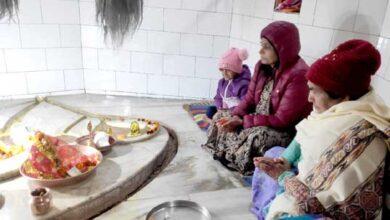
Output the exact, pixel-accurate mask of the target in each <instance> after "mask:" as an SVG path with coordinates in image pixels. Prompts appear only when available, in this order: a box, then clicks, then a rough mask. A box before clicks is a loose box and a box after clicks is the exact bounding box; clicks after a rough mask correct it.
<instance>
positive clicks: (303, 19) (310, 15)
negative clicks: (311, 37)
mask: <svg viewBox="0 0 390 220" xmlns="http://www.w3.org/2000/svg"><path fill="white" fill-rule="evenodd" d="M316 3H317V0H309V1H302V6H301V11H300V12H299V23H300V24H305V25H313V21H314V12H315V10H316Z"/></svg>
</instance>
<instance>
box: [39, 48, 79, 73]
mask: <svg viewBox="0 0 390 220" xmlns="http://www.w3.org/2000/svg"><path fill="white" fill-rule="evenodd" d="M46 56H47V67H48V69H50V70H58V69H80V68H83V58H82V55H81V48H58V49H46Z"/></svg>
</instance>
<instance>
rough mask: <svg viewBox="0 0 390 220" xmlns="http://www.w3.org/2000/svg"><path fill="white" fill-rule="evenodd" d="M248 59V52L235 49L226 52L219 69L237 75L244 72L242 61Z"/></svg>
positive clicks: (220, 60) (220, 61)
mask: <svg viewBox="0 0 390 220" xmlns="http://www.w3.org/2000/svg"><path fill="white" fill-rule="evenodd" d="M247 58H248V51H247V50H246V49H245V48H244V49H238V48H235V47H232V48H230V49H229V50H228V51H226V52H225V53H224V54H223V55H222V57H221V58H220V59H219V64H218V67H219V69H226V70H230V71H233V72H235V73H241V72H242V61H244V60H246V59H247Z"/></svg>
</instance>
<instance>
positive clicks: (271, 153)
mask: <svg viewBox="0 0 390 220" xmlns="http://www.w3.org/2000/svg"><path fill="white" fill-rule="evenodd" d="M285 149H286V148H284V147H280V146H275V147H272V148H271V149H269V150H267V151H266V152H265V153H264V157H270V158H276V157H280V155H282V153H283V151H284V150H285Z"/></svg>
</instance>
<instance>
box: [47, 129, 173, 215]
mask: <svg viewBox="0 0 390 220" xmlns="http://www.w3.org/2000/svg"><path fill="white" fill-rule="evenodd" d="M162 126H163V127H164V128H165V129H166V130H167V131H168V135H169V139H168V141H167V143H166V144H165V147H164V150H162V151H161V152H160V153H159V154H158V155H157V156H156V157H155V158H154V159H153V160H152V161H150V163H149V164H148V165H146V166H145V167H144V168H143V169H140V170H139V171H138V173H137V174H136V175H134V176H131V177H128V178H127V179H125V180H124V181H123V182H122V184H120V185H118V186H116V187H115V188H113V189H111V190H109V191H106V192H104V193H103V194H101V195H99V197H94V198H90V199H89V200H88V201H86V202H84V203H82V204H80V205H79V206H77V207H75V208H70V209H67V210H64V211H63V212H62V213H56V216H47V218H45V219H88V218H91V217H96V216H97V215H99V214H101V213H103V212H105V211H107V210H108V209H110V208H112V207H113V206H115V205H116V204H118V203H120V202H122V201H123V200H125V199H127V198H128V197H130V196H131V195H133V194H134V193H135V192H137V191H139V190H140V189H142V188H143V187H144V186H145V185H147V184H148V183H149V182H150V181H152V180H153V179H154V178H155V177H156V176H157V175H158V174H159V173H160V172H161V171H162V170H163V169H164V168H165V167H166V166H167V165H168V164H169V163H170V162H171V161H172V159H173V158H174V156H175V155H176V152H177V148H178V138H177V135H176V133H175V132H174V130H172V129H170V128H169V127H167V126H166V125H162Z"/></svg>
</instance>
